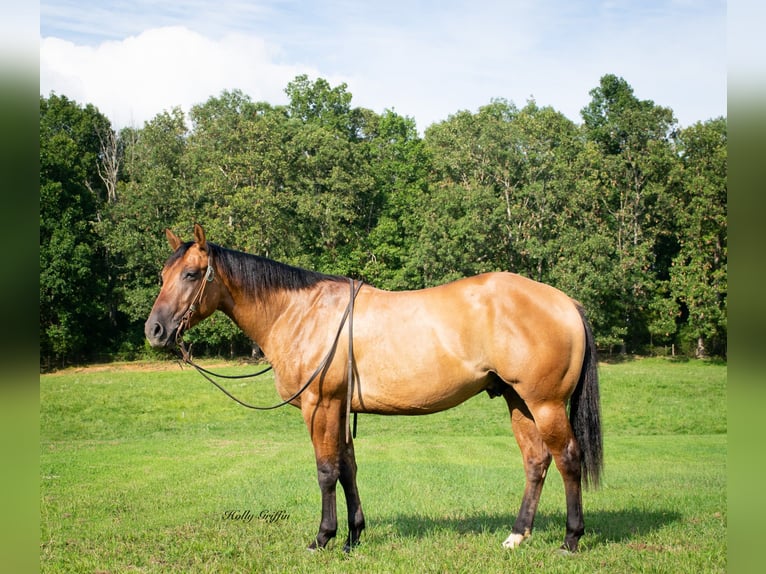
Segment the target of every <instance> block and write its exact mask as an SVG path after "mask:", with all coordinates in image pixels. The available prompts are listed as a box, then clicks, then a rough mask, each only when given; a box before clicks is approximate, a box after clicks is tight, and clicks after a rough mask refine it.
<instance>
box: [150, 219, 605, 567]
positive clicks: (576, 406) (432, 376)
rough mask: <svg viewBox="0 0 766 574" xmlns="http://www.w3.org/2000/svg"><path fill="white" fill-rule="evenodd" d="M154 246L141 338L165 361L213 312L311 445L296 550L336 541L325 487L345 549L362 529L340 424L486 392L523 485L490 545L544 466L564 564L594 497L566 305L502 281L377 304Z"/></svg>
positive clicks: (594, 429) (490, 278)
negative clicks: (503, 408)
mask: <svg viewBox="0 0 766 574" xmlns="http://www.w3.org/2000/svg"><path fill="white" fill-rule="evenodd" d="M166 235H167V238H168V241H169V243H170V246H171V248H172V249H173V252H174V253H173V254H172V256H171V257H170V258H169V259H168V260H167V262H166V263H165V266H164V268H163V270H162V280H163V285H162V289H161V291H160V294H159V295H158V297H157V300H156V301H155V303H154V307H153V308H152V312H151V315H150V316H149V318H148V320H147V321H146V327H145V332H146V336H147V338H148V339H149V341H150V343H151V344H152V345H153V346H156V347H162V346H172V345H174V344H175V343H176V342H177V341H178V340H179V338H180V336H181V335H182V334H183V331H184V330H186V329H188V328H190V327H192V326H193V325H195V324H196V323H198V322H199V321H201V320H203V319H205V318H206V317H208V316H209V315H210V314H212V313H213V312H214V311H216V310H221V311H223V312H224V313H226V314H227V315H228V316H229V317H231V318H232V319H233V320H234V321H235V322H236V324H237V325H238V326H239V327H240V328H241V329H242V330H243V331H244V332H245V333H246V334H247V335H248V336H249V337H250V338H252V339H253V340H254V341H255V342H256V343H257V344H258V345H259V346H260V347H261V349H262V350H263V351H264V353H265V355H266V357H267V358H268V359H269V361H270V363H271V365H272V366H273V369H274V373H275V381H276V388H277V391H278V393H279V395H280V396H281V397H282V398H283V399H284V400H285V401H286V402H289V403H290V404H292V405H293V406H295V407H298V408H299V409H300V410H301V413H302V415H303V418H304V420H305V423H306V426H307V427H308V431H309V434H310V436H311V440H312V442H313V445H314V451H315V454H316V465H317V474H318V480H319V488H320V491H321V495H322V518H321V521H320V524H319V532H318V533H317V535H316V538H315V539H314V540H313V541H312V542H311V544H310V546H309V547H310V548H312V549H313V548H322V547H324V546H325V545H326V544H327V543H328V541H329V540H330V539H331V538H333V537H334V536H335V534H336V531H337V525H338V521H337V515H336V498H335V492H336V485H337V483H338V481H340V484H341V486H342V487H343V489H344V491H345V495H346V502H347V507H348V508H347V509H348V538H347V540H346V544H345V547H344V549H345V550H350V549H351V548H352V547H353V546H355V545H356V544H358V543H359V537H360V535H361V533H362V530H363V529H364V526H365V522H364V515H363V513H362V505H361V501H360V499H359V493H358V491H357V485H356V472H357V466H356V460H355V457H354V445H353V440H352V438H351V437H349V436H348V430H347V429H348V417H349V416H350V413H351V412H353V413H376V414H382V415H415V414H429V413H435V412H438V411H442V410H445V409H449V408H452V407H454V406H456V405H458V404H460V403H462V402H463V401H465V400H467V399H469V398H471V397H473V396H475V395H476V394H478V393H481V392H482V391H486V392H487V393H488V394H489V396H490V397H496V396H502V397H503V398H504V399H505V400H506V402H507V404H508V409H509V411H510V416H511V425H512V429H513V434H514V436H515V438H516V441H517V442H518V445H519V448H520V450H521V454H522V456H523V460H524V468H525V472H526V485H525V488H524V494H523V498H522V502H521V508H520V510H519V513H518V516H517V518H516V521H515V523H514V525H513V527H512V529H511V534H510V535H509V536H508V538H507V539H506V540H505V542H504V543H503V545H504V546H506V547H508V548H514V547H516V546H518V545H519V544H520V543H521V542H522V541H523V540H524V539H526V538H527V537H528V536H529V535H530V533H531V532H532V527H533V523H534V519H535V512H536V510H537V505H538V502H539V500H540V493H541V490H542V488H543V483H544V481H545V476H546V472H547V470H548V467H549V465H550V462H551V459H553V460H554V461H555V463H556V467H557V468H558V470H559V472H560V473H561V476H562V477H563V482H564V490H565V493H566V506H567V516H566V535H565V538H564V543H563V545H562V549H564V550H566V551H572V552H573V551H576V550H577V546H578V541H579V539H580V537H581V536H582V534H583V532H584V523H583V513H582V494H581V479H583V480H584V481H585V484H586V485H588V484H591V485H594V486H597V485H598V482H599V476H600V473H601V468H602V438H601V428H600V414H599V390H598V375H597V369H596V355H595V347H594V341H593V335H592V333H591V329H590V326H589V324H588V321H587V320H586V318H585V314H584V311H583V309H582V307H581V306H580V305H579V304H578V303H577V302H576V301H574V300H572V299H571V298H569V297H568V296H567V295H565V294H564V293H562V292H561V291H558V290H557V289H555V288H553V287H551V286H548V285H544V284H542V283H537V282H535V281H532V280H529V279H525V278H523V277H521V276H519V275H515V274H512V273H487V274H483V275H478V276H476V277H471V278H467V279H461V280H458V281H455V282H453V283H449V284H446V285H442V286H439V287H433V288H429V289H423V290H418V291H403V292H389V291H383V290H380V289H376V288H374V287H372V286H370V285H366V284H362V283H361V282H358V281H353V280H351V279H348V278H344V277H337V276H331V275H324V274H321V273H317V272H313V271H307V270H304V269H299V268H296V267H291V266H288V265H285V264H282V263H278V262H276V261H271V260H269V259H265V258H262V257H257V256H254V255H249V254H246V253H242V252H239V251H233V250H230V249H225V248H223V247H220V246H218V245H215V244H213V243H210V242H208V241H207V240H206V238H205V232H204V230H203V229H202V227H200V226H199V225H195V226H194V241H190V242H182V241H181V240H180V239H179V238H178V237H177V236H176V235H175V234H174V233H173V232H172V231H170V230H167V231H166ZM312 373H313V374H312ZM567 404H569V415H567Z"/></svg>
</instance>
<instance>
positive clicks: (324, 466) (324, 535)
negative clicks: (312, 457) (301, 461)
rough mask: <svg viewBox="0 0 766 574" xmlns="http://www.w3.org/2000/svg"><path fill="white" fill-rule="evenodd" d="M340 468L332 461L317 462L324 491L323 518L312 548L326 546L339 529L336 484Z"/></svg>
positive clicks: (322, 491)
mask: <svg viewBox="0 0 766 574" xmlns="http://www.w3.org/2000/svg"><path fill="white" fill-rule="evenodd" d="M338 474H339V472H338V468H337V466H336V465H333V464H331V463H317V476H318V479H319V490H320V491H321V493H322V520H321V521H320V523H319V532H318V533H317V535H316V538H315V539H314V541H313V542H312V543H311V544H309V548H310V549H311V550H314V549H317V548H324V547H325V546H327V543H328V542H329V541H330V540H331V539H332V538H334V537H335V534H336V533H337V531H338V516H337V511H336V502H335V486H336V484H337V482H338Z"/></svg>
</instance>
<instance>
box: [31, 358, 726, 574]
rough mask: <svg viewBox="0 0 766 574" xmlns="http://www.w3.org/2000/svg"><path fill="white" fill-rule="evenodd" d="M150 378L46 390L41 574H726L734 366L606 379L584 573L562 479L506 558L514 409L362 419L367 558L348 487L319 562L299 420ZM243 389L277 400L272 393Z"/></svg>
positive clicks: (51, 384) (619, 371) (125, 370)
mask: <svg viewBox="0 0 766 574" xmlns="http://www.w3.org/2000/svg"><path fill="white" fill-rule="evenodd" d="M139 367H140V368H136V366H131V367H112V368H108V369H102V370H97V369H86V370H79V371H78V370H70V371H65V372H61V373H58V374H52V375H44V376H41V378H40V439H41V445H40V561H41V569H42V571H43V572H66V573H80V572H83V573H117V572H157V573H160V572H162V573H168V572H171V573H172V572H178V573H191V572H312V571H321V572H343V573H346V572H349V571H360V572H365V573H368V572H406V573H411V572H500V571H516V572H530V571H533V570H534V571H541V572H546V573H550V572H566V573H572V572H583V573H585V572H588V573H590V572H678V571H686V572H724V571H725V570H726V533H727V526H726V525H727V511H726V508H727V505H726V458H727V434H726V433H727V427H726V380H727V376H726V366H725V365H718V364H710V363H702V362H670V361H667V360H659V359H651V360H648V359H647V360H637V361H628V362H624V363H621V364H604V365H601V367H600V374H601V395H602V411H603V413H602V417H603V424H604V442H605V476H604V484H603V486H602V488H601V489H600V490H597V491H585V493H584V507H585V521H586V534H585V536H584V537H583V538H582V540H581V543H580V548H581V552H580V553H579V554H577V555H572V556H561V555H559V554H557V553H556V551H555V550H556V548H558V546H559V545H560V544H561V542H562V541H563V537H564V518H565V514H564V512H565V506H564V495H563V489H562V485H561V479H560V477H559V474H558V472H557V471H555V470H552V471H551V472H550V473H549V476H548V480H547V482H546V485H545V489H544V490H543V496H542V501H541V503H540V509H539V511H538V517H537V521H536V525H535V531H534V534H533V536H532V538H531V539H529V540H528V541H527V543H526V545H524V546H522V547H521V548H519V549H517V550H515V551H508V550H506V549H504V548H502V546H501V544H502V542H503V540H505V538H506V536H507V535H508V534H509V533H510V528H511V525H512V524H513V521H514V519H515V513H516V512H517V510H518V505H519V502H520V499H521V494H522V491H523V486H524V480H523V469H522V463H521V458H520V456H519V453H518V449H517V447H516V444H515V441H514V440H513V438H512V435H511V432H510V423H509V421H508V415H507V410H506V407H505V402H504V401H503V400H502V399H495V400H490V399H489V398H488V397H487V395H486V394H482V395H480V396H477V397H475V398H474V399H471V400H470V401H468V402H466V403H464V404H463V405H461V406H460V407H458V408H456V409H453V410H451V411H447V412H445V413H440V414H436V415H430V416H426V417H392V418H387V417H377V416H364V415H363V416H360V417H359V435H358V437H357V440H356V451H357V462H358V464H359V489H360V493H361V496H362V504H363V507H364V510H365V515H366V519H367V530H365V532H364V533H363V535H362V544H361V546H359V547H358V548H357V549H356V550H355V551H354V552H353V553H351V554H350V555H345V554H344V553H343V552H342V545H343V540H344V539H345V536H346V532H347V531H346V523H345V522H346V514H345V501H344V500H343V496H342V490H341V489H340V487H339V488H338V492H339V495H338V510H339V513H338V514H339V531H338V538H337V539H336V541H335V542H332V543H331V544H330V545H329V546H328V548H327V549H326V550H324V551H321V552H316V553H310V552H308V551H307V550H306V549H305V547H306V545H307V544H308V542H309V541H310V540H311V539H312V537H313V536H314V535H315V534H316V530H317V527H318V525H319V513H320V496H319V489H318V487H317V484H316V470H315V466H314V458H313V451H312V447H311V442H310V440H309V438H308V434H307V431H306V429H305V427H304V425H303V421H302V419H301V416H300V413H299V412H298V411H297V410H296V409H294V408H292V407H285V408H283V409H278V410H276V411H271V412H266V413H254V412H252V411H248V410H246V409H243V408H242V407H240V406H238V405H236V404H235V403H233V402H231V401H230V400H229V399H227V398H226V397H225V396H224V395H223V394H221V393H220V392H219V391H217V390H216V389H214V388H213V387H212V386H211V385H209V384H208V383H207V382H206V381H204V380H203V379H202V378H201V377H200V376H199V375H197V374H196V373H195V372H193V371H192V370H190V369H184V370H181V369H180V368H178V367H175V366H173V367H171V368H169V369H167V368H166V369H156V368H147V367H146V366H139ZM220 370H221V371H223V372H227V373H230V374H231V373H241V372H246V371H248V370H249V367H242V366H235V365H228V366H224V367H222V368H220ZM231 389H232V390H233V391H236V392H237V393H239V394H241V395H242V398H245V399H250V400H252V401H257V402H260V403H270V402H274V401H275V400H276V398H277V396H276V392H275V390H274V387H273V380H272V379H271V378H270V376H269V375H264V376H263V377H261V378H260V379H259V381H258V382H235V383H234V384H233V385H231Z"/></svg>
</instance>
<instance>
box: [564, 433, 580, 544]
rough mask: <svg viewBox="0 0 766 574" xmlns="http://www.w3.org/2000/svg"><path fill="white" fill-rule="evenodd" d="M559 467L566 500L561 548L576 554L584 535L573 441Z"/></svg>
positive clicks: (576, 456)
mask: <svg viewBox="0 0 766 574" xmlns="http://www.w3.org/2000/svg"><path fill="white" fill-rule="evenodd" d="M560 467H561V475H562V478H563V479H564V492H565V494H566V500H567V531H566V536H565V537H564V544H562V545H561V548H562V550H567V551H569V552H577V547H578V545H579V542H580V537H582V535H583V534H584V533H585V522H584V520H583V512H582V486H581V474H582V472H581V468H580V453H579V449H578V448H577V444H576V443H575V442H574V441H572V442H571V443H570V444H569V445H568V448H567V449H565V451H564V453H563V454H562V457H561V465H560Z"/></svg>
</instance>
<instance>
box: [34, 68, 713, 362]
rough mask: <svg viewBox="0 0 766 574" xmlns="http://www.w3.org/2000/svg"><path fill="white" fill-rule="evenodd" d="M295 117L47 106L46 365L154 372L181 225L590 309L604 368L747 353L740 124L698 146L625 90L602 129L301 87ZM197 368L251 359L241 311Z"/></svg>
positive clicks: (615, 80) (236, 108) (220, 99)
mask: <svg viewBox="0 0 766 574" xmlns="http://www.w3.org/2000/svg"><path fill="white" fill-rule="evenodd" d="M285 91H286V93H287V96H288V99H289V104H287V105H284V106H281V105H280V106H278V105H272V104H269V103H267V102H254V101H252V100H251V99H250V98H249V97H248V96H247V95H246V94H244V93H242V92H241V91H236V90H235V91H226V92H223V93H221V94H220V95H219V96H217V97H211V98H210V99H209V100H208V101H206V102H204V103H200V104H198V105H196V106H195V107H193V108H192V109H191V110H190V112H189V114H188V115H185V114H184V113H183V112H182V111H181V110H180V109H179V108H176V109H172V110H168V111H165V112H163V113H160V114H158V115H157V116H155V117H154V118H153V119H152V120H151V121H148V122H146V123H145V124H144V126H143V127H140V128H135V127H129V128H124V129H121V130H119V131H115V130H113V129H112V127H111V125H110V122H109V120H108V119H107V118H106V117H105V116H104V115H103V114H101V113H100V112H99V111H98V110H97V109H96V108H95V107H94V106H93V105H91V104H81V103H77V102H74V101H72V100H70V99H68V98H67V97H66V96H64V95H57V94H50V95H48V96H47V97H44V96H41V98H40V365H41V368H42V369H51V368H57V367H61V366H64V365H67V364H71V363H80V362H86V361H93V360H109V359H133V358H139V357H144V356H148V355H150V354H151V353H152V352H153V351H151V350H150V349H148V347H147V345H146V344H145V342H144V336H143V323H144V321H145V319H146V317H147V315H148V313H149V309H150V308H151V304H152V302H153V300H154V298H155V297H156V295H157V293H158V290H159V286H158V275H159V271H160V269H161V267H162V264H163V262H164V261H165V259H166V258H167V257H168V256H169V247H168V245H167V243H166V240H165V235H164V233H163V231H164V229H165V228H166V227H170V228H172V229H174V230H175V231H176V232H177V233H178V234H179V235H180V236H181V237H183V238H189V237H190V234H191V228H192V224H193V223H194V222H199V223H201V224H202V225H203V226H204V227H205V229H206V231H207V235H208V238H209V239H210V240H212V241H214V242H215V243H218V244H220V245H223V246H226V247H230V248H234V249H240V250H244V251H248V252H251V253H255V254H259V255H262V256H265V257H269V258H272V259H277V260H279V261H283V262H286V263H290V264H293V265H298V266H301V267H305V268H309V269H315V270H319V271H323V272H329V273H333V274H342V275H347V276H352V277H355V278H358V279H363V280H364V281H366V282H368V283H370V284H372V285H375V286H377V287H381V288H385V289H395V290H398V289H417V288H422V287H428V286H432V285H437V284H440V283H444V282H447V281H451V280H454V279H457V278H459V277H465V276H468V275H473V274H476V273H481V272H484V271H493V270H509V271H514V272H516V273H520V274H522V275H526V276H528V277H531V278H533V279H536V280H538V281H543V282H545V283H549V284H552V285H554V286H556V287H558V288H560V289H562V290H564V291H565V292H567V293H568V294H570V295H571V296H572V297H574V298H576V299H578V300H579V301H581V302H582V303H583V304H584V305H585V307H586V309H587V310H588V313H589V317H590V319H591V321H592V323H593V327H594V332H595V334H596V338H597V342H598V345H599V348H600V349H601V350H602V351H604V352H614V353H640V354H649V353H662V354H669V353H671V352H674V353H676V354H682V355H686V356H710V355H718V356H725V355H726V336H727V322H726V316H727V221H726V214H727V203H726V198H727V123H726V119H725V118H714V119H708V120H705V121H700V122H698V123H696V124H694V125H692V126H689V127H680V126H679V125H678V123H677V121H676V119H675V118H674V116H673V111H672V110H671V109H669V108H666V107H662V106H659V105H656V104H655V103H654V102H653V101H651V100H641V99H639V98H637V97H636V96H635V94H634V92H633V89H632V87H631V86H630V85H629V84H628V83H627V82H626V81H625V80H624V79H622V78H619V77H617V76H614V75H605V76H604V77H602V78H601V80H600V82H599V85H598V86H596V87H595V88H594V89H593V90H591V92H590V96H591V99H590V102H589V104H588V105H587V106H586V107H585V108H583V110H582V111H581V118H582V122H581V123H579V124H578V123H575V122H573V121H571V120H569V119H567V118H566V117H565V116H564V115H563V114H561V113H559V112H557V111H556V110H554V109H552V108H550V107H539V106H538V105H537V104H536V103H535V102H534V101H528V102H527V103H526V105H525V106H524V107H522V108H519V107H517V106H516V105H515V104H513V103H512V102H509V101H506V100H502V99H498V100H492V101H490V102H489V103H488V104H487V105H485V106H483V107H481V108H480V109H478V111H476V112H470V111H457V112H456V113H455V114H453V115H451V116H450V117H448V118H447V119H446V120H444V121H442V122H438V123H435V124H433V125H431V126H429V127H427V128H426V129H425V131H424V133H423V135H422V136H421V135H420V134H419V133H418V130H417V127H416V125H415V122H414V120H413V119H411V118H408V117H403V116H400V115H398V114H396V113H395V112H394V111H391V110H386V111H384V112H383V113H382V114H378V113H375V112H373V111H371V110H368V109H364V108H359V107H353V106H352V104H351V100H352V95H351V93H349V92H348V90H347V86H346V85H345V84H341V85H339V86H331V85H329V84H328V82H326V81H325V80H323V79H321V78H320V79H316V80H314V81H312V80H310V79H309V78H307V77H306V76H298V77H297V78H295V80H293V81H292V82H290V83H289V84H288V86H287V87H286V90H285ZM187 340H189V341H196V344H195V352H196V353H197V354H201V353H207V354H216V355H227V356H229V355H234V356H236V355H250V353H251V352H252V350H253V349H252V345H251V343H250V342H249V341H248V340H247V339H246V338H245V337H244V335H243V334H242V333H241V332H239V330H238V329H237V328H236V327H235V326H234V325H233V324H232V323H231V322H230V321H229V320H228V318H226V317H225V316H223V315H222V314H220V313H217V314H216V315H215V316H214V317H213V318H212V319H211V320H208V321H206V322H204V323H202V324H200V325H199V326H197V327H195V328H194V329H193V330H192V331H191V332H190V333H189V334H188V336H187Z"/></svg>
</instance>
